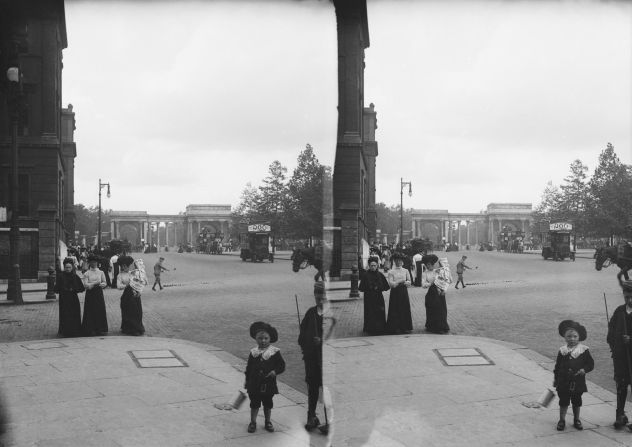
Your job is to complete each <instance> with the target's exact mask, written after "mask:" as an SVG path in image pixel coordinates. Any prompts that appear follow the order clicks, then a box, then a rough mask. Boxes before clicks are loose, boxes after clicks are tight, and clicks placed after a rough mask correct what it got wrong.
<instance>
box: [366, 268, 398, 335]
mask: <svg viewBox="0 0 632 447" xmlns="http://www.w3.org/2000/svg"><path fill="white" fill-rule="evenodd" d="M379 263H380V260H379V258H377V257H371V258H369V270H368V271H367V272H366V274H365V275H364V278H363V279H362V281H360V286H359V287H358V288H359V289H360V291H361V292H364V328H363V329H362V330H363V331H364V332H366V333H367V334H369V335H381V334H383V333H384V332H385V330H386V314H385V312H384V309H385V306H384V296H383V295H382V292H384V291H386V290H388V289H389V288H390V286H389V285H388V282H387V281H386V278H385V277H384V275H383V274H382V273H381V272H380V271H379V270H378V266H379Z"/></svg>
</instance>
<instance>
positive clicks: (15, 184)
mask: <svg viewBox="0 0 632 447" xmlns="http://www.w3.org/2000/svg"><path fill="white" fill-rule="evenodd" d="M20 78H21V73H20V69H19V68H18V67H9V68H8V69H7V79H8V81H9V110H10V114H11V228H10V230H9V259H10V264H11V269H10V272H9V278H8V279H9V280H8V283H7V300H12V301H13V302H14V303H15V304H23V303H24V300H23V299H22V283H21V280H20V225H19V223H18V215H19V214H20V213H19V209H18V208H19V203H20V202H19V196H18V188H19V181H18V120H19V118H20V101H21V94H22V92H21V87H22V83H21V82H20V80H21V79H20Z"/></svg>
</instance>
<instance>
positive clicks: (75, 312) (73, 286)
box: [55, 258, 85, 337]
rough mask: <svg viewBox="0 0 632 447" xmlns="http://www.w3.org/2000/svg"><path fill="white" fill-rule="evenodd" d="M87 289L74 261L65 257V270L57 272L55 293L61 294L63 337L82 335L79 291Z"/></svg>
mask: <svg viewBox="0 0 632 447" xmlns="http://www.w3.org/2000/svg"><path fill="white" fill-rule="evenodd" d="M84 290H85V288H84V286H83V282H81V278H79V276H77V273H76V271H75V268H74V261H73V259H71V258H66V259H64V271H63V272H57V281H56V282H55V293H58V294H59V332H58V333H59V335H61V336H62V337H79V336H81V304H80V303H79V296H77V294H78V293H81V292H83V291H84Z"/></svg>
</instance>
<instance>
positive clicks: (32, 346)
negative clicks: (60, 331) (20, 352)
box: [22, 341, 68, 351]
mask: <svg viewBox="0 0 632 447" xmlns="http://www.w3.org/2000/svg"><path fill="white" fill-rule="evenodd" d="M22 347H23V348H26V349H28V350H31V351H33V350H40V349H53V348H67V347H68V346H67V345H65V344H63V343H62V342H60V341H44V342H38V343H29V344H26V345H22Z"/></svg>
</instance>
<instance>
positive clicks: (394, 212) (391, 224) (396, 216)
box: [375, 202, 413, 234]
mask: <svg viewBox="0 0 632 447" xmlns="http://www.w3.org/2000/svg"><path fill="white" fill-rule="evenodd" d="M375 212H376V215H377V229H379V230H380V231H381V232H382V234H384V233H386V234H399V227H400V226H401V225H400V223H401V214H400V206H399V205H391V206H386V204H385V203H383V202H378V203H376V204H375ZM412 212H413V210H412V208H408V209H406V208H404V216H403V217H404V230H407V229H410V228H411V227H412V222H413V217H412Z"/></svg>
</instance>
